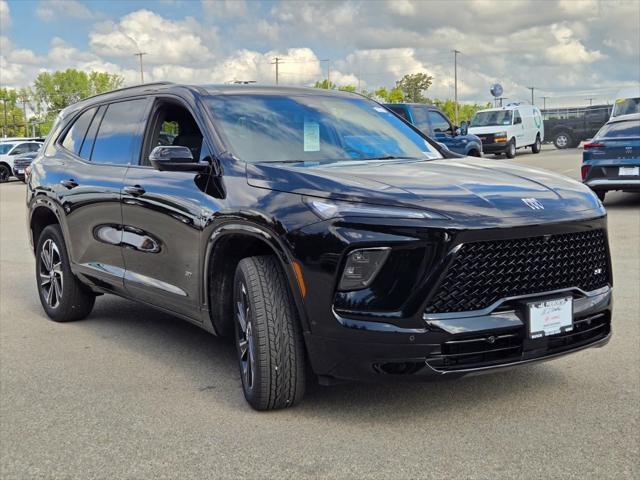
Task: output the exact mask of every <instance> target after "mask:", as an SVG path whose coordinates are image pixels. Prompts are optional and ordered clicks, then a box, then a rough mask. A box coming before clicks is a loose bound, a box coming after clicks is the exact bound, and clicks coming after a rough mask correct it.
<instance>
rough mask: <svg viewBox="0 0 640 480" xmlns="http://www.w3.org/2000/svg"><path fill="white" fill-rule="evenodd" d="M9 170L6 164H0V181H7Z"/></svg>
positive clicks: (9, 175)
mask: <svg viewBox="0 0 640 480" xmlns="http://www.w3.org/2000/svg"><path fill="white" fill-rule="evenodd" d="M10 177H11V170H10V169H9V167H7V166H6V165H0V183H4V182H7V181H9V178H10Z"/></svg>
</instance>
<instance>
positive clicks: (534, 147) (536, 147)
mask: <svg viewBox="0 0 640 480" xmlns="http://www.w3.org/2000/svg"><path fill="white" fill-rule="evenodd" d="M540 150H542V142H541V141H540V135H536V142H535V143H534V144H533V145H531V151H532V152H533V153H540Z"/></svg>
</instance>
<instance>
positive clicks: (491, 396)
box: [0, 146, 640, 479]
mask: <svg viewBox="0 0 640 480" xmlns="http://www.w3.org/2000/svg"><path fill="white" fill-rule="evenodd" d="M580 157H581V150H577V149H571V150H565V151H557V150H555V149H553V147H547V146H545V148H544V150H543V152H542V153H541V154H539V155H533V154H531V153H530V151H525V152H522V153H520V152H518V156H517V157H516V159H515V161H516V162H518V163H521V164H526V165H531V166H536V167H542V168H547V169H550V170H554V171H556V172H558V173H561V174H564V175H568V176H570V177H573V178H579V165H580ZM504 161H506V160H504ZM24 189H25V187H24V185H23V184H22V183H21V182H16V181H13V182H10V183H8V184H2V185H0V243H1V246H0V291H1V294H0V295H1V296H0V449H1V457H0V462H1V470H0V477H1V478H2V479H13V478H20V479H26V478H47V479H49V478H79V479H90V478H100V479H102V478H105V479H106V478H109V479H111V478H136V479H140V478H230V479H231V478H233V479H235V478H250V479H254V478H307V477H310V478H358V479H362V478H385V479H391V478H392V479H405V478H454V477H456V478H509V479H511V478H576V479H583V478H601V479H602V478H607V479H608V478H616V479H620V478H639V477H640V467H639V464H640V462H639V458H640V453H639V433H638V432H640V425H639V417H640V340H639V339H640V314H639V312H638V309H639V308H640V195H637V194H625V193H612V194H610V195H609V196H608V197H607V200H606V202H605V205H606V207H607V209H608V212H609V235H610V243H611V250H612V256H613V267H614V277H615V279H614V286H615V313H614V321H613V331H614V334H613V338H612V340H611V342H610V343H609V344H608V345H607V346H605V347H604V348H601V349H589V350H586V351H583V352H580V353H577V354H575V355H570V356H567V357H563V358H560V359H557V360H555V361H553V362H547V363H543V364H538V365H531V366H525V367H521V368H518V369H514V370H509V371H505V372H501V373H495V374H491V375H484V376H479V377H472V378H466V379H463V380H460V381H454V382H446V383H437V384H400V385H370V384H348V385H340V386H335V387H330V388H326V387H319V386H314V387H312V388H310V389H309V391H308V393H307V395H306V398H305V400H304V402H303V403H302V404H301V405H300V406H299V407H297V408H294V409H290V410H285V411H277V412H270V413H257V412H254V411H252V410H251V409H250V407H249V406H248V405H247V404H246V403H245V401H244V399H243V396H242V390H241V388H240V378H239V374H238V368H237V366H236V364H235V360H234V350H233V347H232V345H231V344H230V343H228V342H226V341H223V340H221V339H218V338H215V337H212V336H210V335H209V334H207V333H205V332H204V331H201V330H199V329H198V328H196V327H193V326H191V325H189V324H187V323H186V322H183V321H181V320H178V319H175V318H173V317H171V316H168V315H166V314H163V313H159V312H157V311H155V310H152V309H150V308H146V307H143V306H139V305H136V304H134V303H131V302H129V301H126V300H122V299H118V298H115V297H112V296H103V297H100V298H99V299H98V300H97V302H96V308H95V309H94V311H93V313H92V315H91V316H90V317H89V318H88V319H87V320H85V321H82V322H77V323H70V324H56V323H54V322H51V321H49V320H48V319H47V318H46V317H45V315H44V313H43V311H42V309H41V307H40V304H39V302H38V298H37V294H36V288H35V282H34V275H33V270H34V260H33V256H32V254H31V251H30V248H29V243H28V240H27V232H26V228H25V205H24Z"/></svg>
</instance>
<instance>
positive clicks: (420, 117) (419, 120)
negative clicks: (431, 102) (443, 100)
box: [411, 107, 431, 135]
mask: <svg viewBox="0 0 640 480" xmlns="http://www.w3.org/2000/svg"><path fill="white" fill-rule="evenodd" d="M411 110H412V112H413V124H414V125H415V126H416V127H417V128H418V130H420V131H421V132H422V133H424V134H425V135H431V131H430V130H429V109H428V108H427V107H411Z"/></svg>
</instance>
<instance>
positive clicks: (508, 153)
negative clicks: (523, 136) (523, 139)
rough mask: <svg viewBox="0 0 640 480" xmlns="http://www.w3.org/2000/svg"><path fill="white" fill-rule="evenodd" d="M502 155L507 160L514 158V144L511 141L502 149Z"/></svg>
mask: <svg viewBox="0 0 640 480" xmlns="http://www.w3.org/2000/svg"><path fill="white" fill-rule="evenodd" d="M504 153H505V155H506V156H507V158H515V156H516V142H515V141H514V140H513V139H511V140H510V141H509V143H508V144H507V147H506V148H505V149H504Z"/></svg>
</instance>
